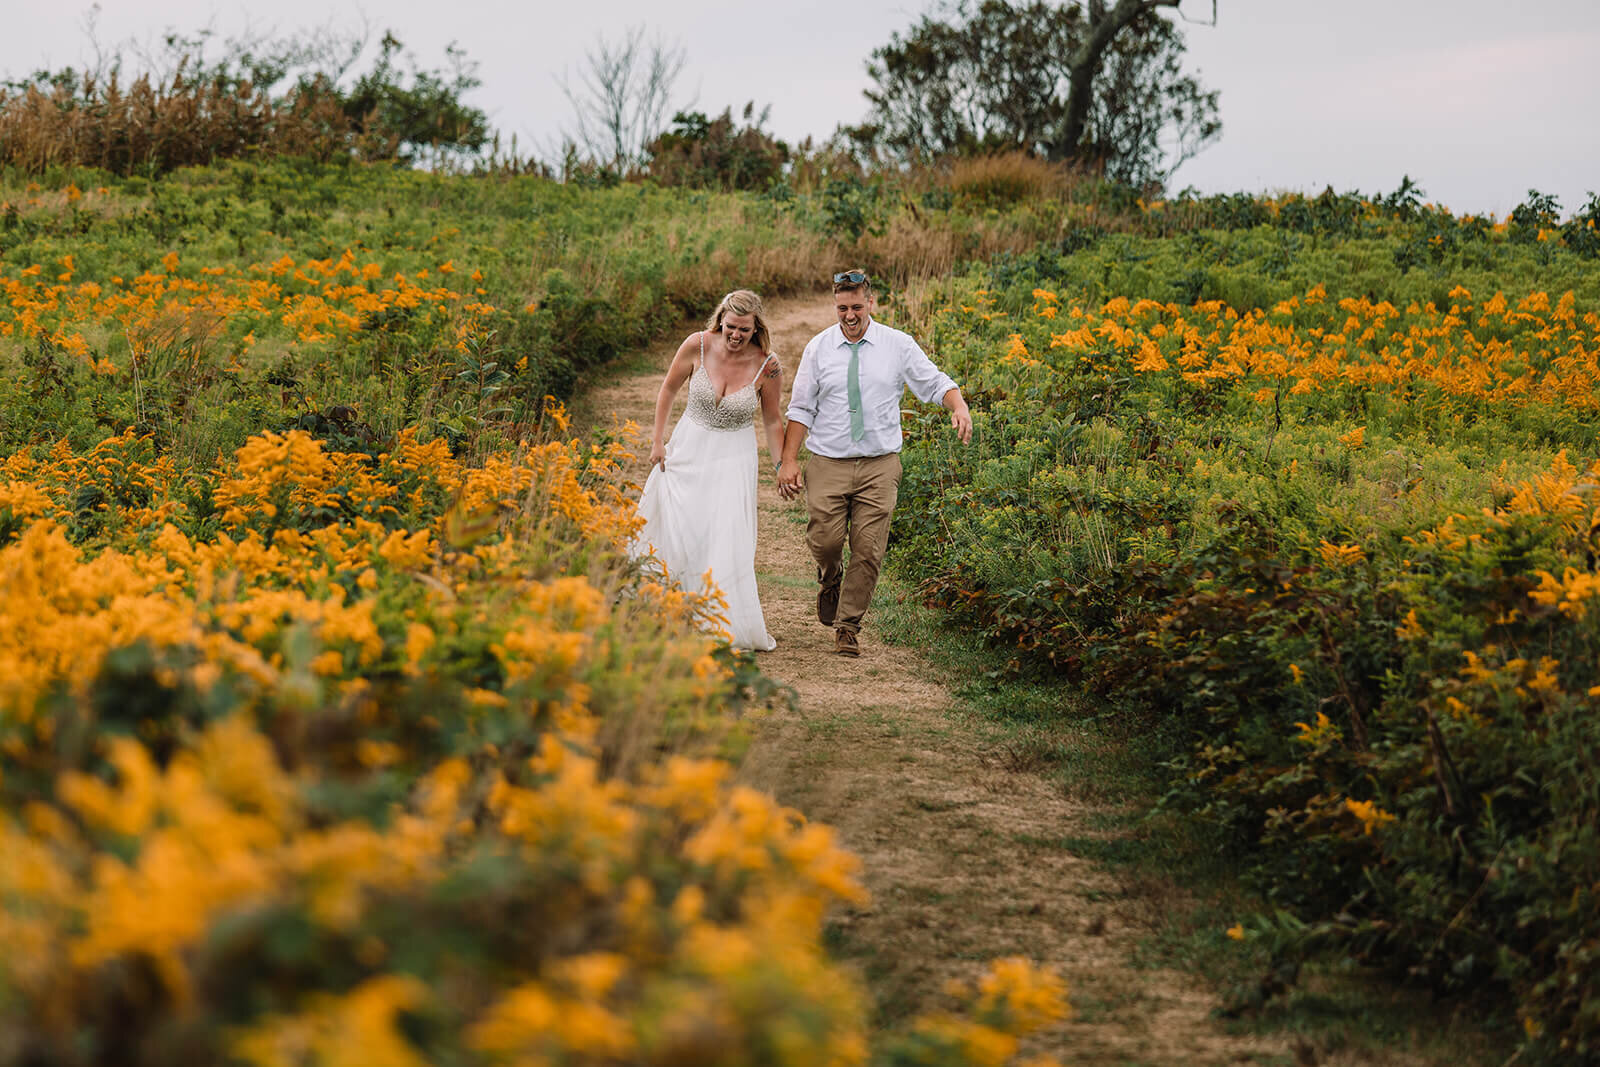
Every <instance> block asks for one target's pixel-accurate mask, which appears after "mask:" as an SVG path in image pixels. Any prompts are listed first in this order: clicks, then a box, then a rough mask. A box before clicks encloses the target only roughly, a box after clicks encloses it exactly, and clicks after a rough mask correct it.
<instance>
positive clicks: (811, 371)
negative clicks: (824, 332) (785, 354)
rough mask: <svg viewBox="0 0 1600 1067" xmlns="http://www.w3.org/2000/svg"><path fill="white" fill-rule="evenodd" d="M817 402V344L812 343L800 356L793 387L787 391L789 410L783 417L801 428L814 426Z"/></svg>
mask: <svg viewBox="0 0 1600 1067" xmlns="http://www.w3.org/2000/svg"><path fill="white" fill-rule="evenodd" d="M819 401H820V393H819V390H818V382H817V344H816V342H815V341H812V342H811V343H810V344H808V345H806V350H805V351H804V352H802V353H801V354H800V366H799V367H797V368H795V372H794V385H793V386H792V387H791V388H790V391H789V410H788V411H787V412H786V413H785V417H787V418H789V419H790V420H792V421H794V422H798V423H800V424H801V425H802V426H807V427H810V426H815V425H816V424H817V408H818V404H819Z"/></svg>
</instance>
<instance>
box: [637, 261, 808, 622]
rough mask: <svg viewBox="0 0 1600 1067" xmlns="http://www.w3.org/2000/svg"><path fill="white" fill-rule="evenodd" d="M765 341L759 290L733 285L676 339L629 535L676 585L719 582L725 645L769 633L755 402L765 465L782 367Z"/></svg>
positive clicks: (776, 427)
mask: <svg viewBox="0 0 1600 1067" xmlns="http://www.w3.org/2000/svg"><path fill="white" fill-rule="evenodd" d="M771 340H772V339H771V335H770V333H769V332H768V330H767V324H766V322H765V320H763V319H762V317H761V298H760V297H759V296H757V295H756V294H755V293H753V292H751V291H750V290H748V289H736V290H734V291H733V292H731V293H729V294H728V295H727V296H725V297H723V298H722V301H721V302H720V303H719V304H717V309H716V310H715V311H713V312H712V313H711V317H710V318H708V319H707V320H706V328H705V329H704V330H701V331H700V332H698V333H693V334H690V335H689V336H688V337H687V338H685V340H684V342H683V344H681V345H679V346H678V351H677V354H676V355H674V356H673V357H672V365H671V366H670V367H669V368H668V369H667V376H666V379H665V380H664V381H662V383H661V390H660V392H659V393H658V394H657V396H656V421H655V426H654V428H653V430H652V431H651V434H650V477H649V478H648V479H647V480H646V481H645V484H644V494H643V495H642V496H641V497H640V499H639V514H640V516H641V517H643V519H644V529H643V530H641V531H640V532H639V534H638V537H637V538H636V540H635V542H634V547H635V550H636V551H637V552H639V553H641V554H643V553H646V552H651V551H653V552H654V553H655V555H656V556H657V557H658V558H659V559H660V560H661V562H662V563H663V564H664V565H665V566H666V569H667V573H668V575H670V576H671V577H673V578H674V579H676V580H677V582H678V584H680V585H682V586H683V587H684V588H685V589H688V590H690V591H692V592H700V593H704V592H708V591H709V586H708V585H707V582H708V581H709V583H710V585H714V586H715V587H716V588H718V589H720V590H721V591H722V594H723V596H724V597H725V598H726V600H727V609H728V614H727V622H728V630H729V632H730V633H731V635H732V639H733V642H732V643H733V646H734V647H735V648H747V649H756V650H759V651H763V652H765V651H770V650H771V649H773V648H775V647H777V642H776V641H774V640H773V639H772V637H771V635H770V634H768V633H767V623H766V618H765V617H764V616H763V615H762V613H761V600H760V598H759V597H758V596H757V593H756V563H755V554H756V470H757V466H758V464H757V456H756V430H755V417H756V412H757V410H758V409H759V410H760V412H761V417H762V420H763V423H764V425H765V427H766V432H767V451H768V453H769V456H770V458H771V459H772V460H773V461H774V462H773V466H774V467H776V466H777V462H776V461H777V459H778V456H777V454H776V452H775V451H774V450H775V449H777V448H779V447H780V446H781V443H782V441H783V418H782V416H781V415H780V414H779V410H780V409H779V398H780V394H781V393H782V392H783V369H782V367H781V366H780V365H779V363H778V357H777V356H775V355H773V354H772V353H771V352H770V351H768V348H769V346H770V345H771ZM684 382H688V383H689V404H688V407H687V408H686V409H685V410H684V413H683V417H682V418H681V419H679V420H678V424H677V426H675V427H674V428H673V430H672V437H671V438H670V439H667V438H666V429H667V415H668V413H669V412H670V411H671V410H672V402H673V400H674V399H675V398H676V397H677V395H678V390H679V389H681V388H682V387H683V384H684Z"/></svg>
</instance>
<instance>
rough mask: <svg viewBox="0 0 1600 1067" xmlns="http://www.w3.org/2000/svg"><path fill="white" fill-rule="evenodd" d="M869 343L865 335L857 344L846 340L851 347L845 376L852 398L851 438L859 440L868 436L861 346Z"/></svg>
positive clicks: (848, 391)
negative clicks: (847, 370)
mask: <svg viewBox="0 0 1600 1067" xmlns="http://www.w3.org/2000/svg"><path fill="white" fill-rule="evenodd" d="M866 343H867V339H866V338H865V337H863V338H862V339H861V340H859V341H857V342H856V343H855V344H853V345H852V344H850V342H849V341H846V342H845V344H846V345H848V346H849V348H850V370H849V372H848V373H847V375H846V376H845V389H846V395H847V396H848V397H849V400H850V440H852V441H859V440H861V439H862V438H863V437H865V436H866V433H867V420H866V416H865V415H863V414H862V412H861V359H860V355H859V353H860V350H861V346H862V345H864V344H866Z"/></svg>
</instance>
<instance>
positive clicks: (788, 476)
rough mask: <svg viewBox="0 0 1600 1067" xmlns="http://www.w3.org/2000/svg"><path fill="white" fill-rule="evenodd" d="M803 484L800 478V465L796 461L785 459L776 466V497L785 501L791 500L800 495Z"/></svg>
mask: <svg viewBox="0 0 1600 1067" xmlns="http://www.w3.org/2000/svg"><path fill="white" fill-rule="evenodd" d="M804 484H805V481H804V479H802V478H801V476H800V463H799V461H798V460H793V459H787V460H784V461H783V462H782V463H780V464H778V495H779V496H781V497H783V499H785V500H793V499H794V498H795V497H797V496H799V495H800V488H801V486H803V485H804Z"/></svg>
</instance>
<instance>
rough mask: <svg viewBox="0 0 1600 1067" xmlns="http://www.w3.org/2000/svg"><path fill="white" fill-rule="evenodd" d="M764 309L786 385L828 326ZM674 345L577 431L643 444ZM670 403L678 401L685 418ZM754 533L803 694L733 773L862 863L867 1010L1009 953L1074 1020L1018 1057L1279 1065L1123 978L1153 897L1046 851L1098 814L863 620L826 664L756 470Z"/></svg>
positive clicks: (806, 594) (1196, 1006) (1182, 992)
mask: <svg viewBox="0 0 1600 1067" xmlns="http://www.w3.org/2000/svg"><path fill="white" fill-rule="evenodd" d="M769 310H770V312H771V314H770V315H769V321H770V323H771V326H772V328H773V333H774V335H775V343H774V350H775V351H777V352H778V353H779V355H780V356H781V357H782V358H783V361H784V365H785V368H786V371H787V372H789V373H791V374H792V372H793V370H794V367H795V366H796V364H797V363H798V362H799V358H800V353H801V351H802V350H803V349H804V347H805V344H806V342H807V341H808V340H809V339H810V338H811V337H812V336H813V335H814V334H815V333H816V332H817V331H818V330H820V329H822V328H823V327H825V326H827V325H828V324H829V323H830V321H831V315H830V313H829V308H828V304H827V297H826V296H825V295H822V296H817V297H813V298H811V299H801V300H780V301H773V302H772V304H771V305H770V307H769ZM680 339H681V338H674V339H673V340H672V341H671V342H669V343H666V344H663V345H661V346H659V349H658V350H655V351H653V352H652V356H653V358H652V363H653V364H654V365H655V366H656V367H657V368H659V369H657V370H654V371H652V372H651V373H649V374H647V375H641V376H637V377H630V378H626V379H623V380H620V381H617V382H614V383H612V384H610V385H608V386H606V387H604V388H601V389H598V390H595V391H593V392H591V393H590V394H589V397H588V400H587V402H586V404H585V409H586V410H587V411H588V412H589V413H590V414H589V417H590V418H592V419H599V420H602V421H605V422H610V421H611V418H612V417H614V418H616V419H617V420H618V421H621V420H624V419H630V418H631V419H632V420H633V421H635V422H637V423H638V424H639V425H641V426H643V427H645V428H646V430H647V431H648V427H649V425H650V422H651V419H652V418H653V414H652V413H653V411H654V405H655V396H656V391H657V389H658V387H659V385H660V380H661V379H660V375H661V373H662V372H663V371H664V370H665V368H666V366H667V363H668V362H669V361H670V359H671V356H672V351H673V349H674V348H675V347H676V345H677V342H678V340H680ZM682 402H683V400H682V395H681V394H680V397H679V409H680V410H681V406H682ZM672 418H673V421H675V420H676V418H677V414H676V412H675V413H674V414H673V417H672ZM668 425H669V426H670V425H671V422H669V424H668ZM759 432H760V431H759V429H758V433H759ZM643 473H644V471H643V465H642V464H641V469H640V471H639V476H640V478H641V480H642V476H643ZM759 523H760V531H761V532H760V543H759V546H758V549H757V553H756V573H757V578H758V580H759V582H760V587H761V603H762V607H763V609H764V610H765V613H766V619H767V628H768V630H769V631H771V633H772V634H773V636H774V637H776V638H777V641H778V647H777V649H776V650H775V651H773V652H770V653H766V654H764V655H763V656H762V657H761V665H762V667H763V669H764V670H765V671H766V672H767V673H768V674H769V675H771V676H772V677H774V678H777V679H779V680H781V681H783V682H786V683H788V684H789V685H792V686H793V687H794V688H795V690H796V691H797V692H798V693H799V698H800V699H799V707H798V709H797V710H796V711H794V712H792V713H783V714H779V715H777V716H775V717H774V718H773V719H772V720H770V721H769V722H767V723H766V724H765V725H764V726H763V727H762V729H761V732H760V734H759V736H758V738H757V740H756V742H755V744H754V745H753V746H752V749H751V752H750V754H749V757H748V759H747V761H746V763H745V766H744V769H743V772H742V776H743V777H744V779H745V780H746V781H748V782H750V783H751V784H754V785H756V786H759V787H760V788H763V789H768V790H770V791H771V792H773V793H774V794H775V795H776V796H777V798H778V799H779V800H780V801H781V802H783V803H785V804H787V805H789V806H791V807H794V808H797V809H799V810H800V811H802V812H804V813H805V814H806V815H807V817H809V818H812V819H817V820H821V821H823V822H826V823H829V824H830V825H832V826H834V827H836V828H837V829H838V831H839V833H840V835H841V837H842V839H843V841H844V843H845V844H846V845H847V846H848V847H850V848H851V849H852V850H854V851H855V852H856V853H857V854H858V855H860V856H861V857H862V860H863V861H864V867H865V872H864V877H865V881H866V884H867V886H868V888H869V889H870V890H871V892H872V903H871V904H870V905H869V906H867V907H864V908H858V909H850V910H848V911H845V912H843V913H841V914H839V915H837V916H835V918H834V927H835V933H836V935H837V941H838V943H839V947H840V950H841V954H842V955H843V956H845V957H846V958H852V959H855V960H857V961H858V962H859V963H860V965H861V967H862V969H863V971H864V973H865V974H866V976H867V978H868V980H869V983H870V986H871V988H872V989H873V992H874V993H875V994H876V995H877V998H878V1001H879V1007H880V1015H882V1016H883V1017H886V1018H891V1019H892V1018H897V1017H899V1016H902V1015H906V1014H912V1013H915V1012H917V1011H920V1010H922V1009H924V1008H929V1007H934V1006H944V1004H943V1001H942V997H941V991H942V989H943V987H944V986H945V984H946V980H947V979H949V978H952V977H967V978H970V977H972V976H974V975H976V974H977V973H978V972H979V971H980V970H981V969H982V967H983V966H984V964H985V963H986V962H987V961H988V960H990V959H993V958H995V957H999V956H1009V955H1020V956H1026V957H1029V958H1031V959H1033V960H1035V961H1037V962H1040V963H1043V964H1047V965H1050V966H1053V967H1054V968H1056V969H1057V971H1058V972H1059V973H1060V974H1062V976H1063V977H1065V978H1066V979H1067V982H1068V983H1069V993H1070V998H1071V1001H1072V1004H1073V1009H1074V1013H1073V1017H1072V1019H1071V1020H1069V1021H1068V1022H1066V1023H1064V1024H1062V1025H1060V1026H1058V1027H1056V1028H1055V1029H1053V1030H1051V1031H1048V1032H1047V1033H1045V1034H1043V1035H1040V1037H1039V1038H1038V1039H1035V1040H1034V1041H1032V1042H1030V1050H1031V1051H1035V1052H1052V1053H1055V1054H1056V1055H1058V1056H1059V1057H1060V1058H1061V1059H1062V1060H1063V1062H1066V1063H1074V1064H1126V1063H1150V1064H1221V1063H1237V1062H1240V1061H1245V1062H1260V1061H1266V1062H1292V1059H1291V1057H1290V1053H1289V1050H1288V1046H1287V1045H1286V1043H1285V1042H1283V1041H1281V1040H1273V1039H1269V1038H1261V1037H1258V1036H1253V1035H1233V1034H1229V1033H1227V1032H1226V1031H1225V1030H1224V1029H1223V1028H1222V1026H1221V1025H1220V1024H1219V1023H1217V1022H1216V1021H1214V1020H1213V1019H1211V1018H1210V1016H1209V1013H1210V1011H1211V1009H1212V1008H1213V1007H1214V1006H1215V999H1214V997H1213V996H1212V995H1211V994H1210V993H1208V992H1206V991H1203V990H1201V989H1199V988H1197V987H1196V985H1195V983H1194V982H1193V980H1192V979H1190V978H1188V977H1186V976H1184V975H1181V974H1177V973H1174V972H1169V971H1160V970H1149V969H1135V968H1134V967H1133V966H1132V965H1131V963H1130V960H1131V957H1132V954H1133V949H1134V946H1135V943H1136V941H1137V939H1138V938H1139V937H1140V936H1141V935H1142V934H1143V933H1144V932H1145V931H1146V930H1148V929H1149V928H1150V926H1151V923H1152V919H1153V916H1152V915H1151V909H1152V908H1154V907H1159V906H1160V905H1159V903H1158V902H1156V901H1155V900H1154V898H1152V897H1151V896H1150V895H1148V894H1140V893H1138V892H1134V891H1130V890H1129V888H1128V887H1127V886H1125V885H1123V884H1121V883H1119V881H1118V880H1117V879H1116V878H1114V877H1112V876H1111V875H1109V874H1107V873H1105V872H1104V871H1102V870H1100V869H1097V868H1096V866H1095V865H1094V864H1093V863H1091V862H1090V861H1089V860H1087V859H1083V858H1081V857H1078V856H1075V855H1073V854H1072V853H1071V852H1070V851H1068V850H1067V849H1066V848H1063V847H1060V846H1058V845H1054V844H1052V842H1059V841H1061V840H1063V839H1066V838H1069V837H1096V836H1104V835H1103V833H1101V832H1100V831H1097V830H1096V829H1095V828H1094V827H1095V825H1096V824H1095V823H1094V821H1093V817H1094V816H1095V815H1097V814H1099V815H1105V814H1107V812H1106V810H1105V809H1103V808H1096V807H1093V806H1092V805H1088V804H1085V803H1082V802H1078V801H1074V800H1072V799H1069V798H1068V797H1067V796H1065V795H1064V792H1063V790H1062V789H1061V787H1060V786H1059V784H1058V783H1055V782H1052V781H1050V780H1049V779H1048V778H1046V777H1045V776H1043V775H1041V774H1038V773H1035V772H1033V771H1030V770H1028V769H1026V768H1012V767H1011V766H1010V764H1009V763H1008V761H1007V760H1005V759H1004V758H997V753H995V752H994V751H992V750H990V749H989V748H988V746H986V745H985V743H984V741H983V733H984V731H983V730H982V729H981V727H980V725H979V724H977V723H974V722H972V721H970V719H969V718H968V717H967V716H965V715H964V714H963V713H962V712H961V711H960V709H959V707H958V705H957V702H956V701H955V700H954V698H953V697H952V696H951V694H950V693H949V692H948V690H946V689H945V688H944V687H943V686H942V685H941V684H940V683H939V682H938V681H937V680H936V674H937V671H936V669H935V668H934V667H933V666H932V665H931V664H930V663H929V662H928V660H927V659H926V658H925V657H924V656H923V655H922V654H921V653H919V652H917V651H914V650H911V649H907V648H899V647H893V646H889V645H885V644H884V643H883V642H882V641H881V640H880V639H879V637H878V635H877V634H876V633H875V632H874V629H873V626H872V621H873V620H872V617H871V615H870V614H869V615H868V617H867V620H866V628H865V629H864V630H863V632H862V635H861V645H862V655H861V658H860V659H859V660H850V659H846V658H843V657H840V656H836V655H834V653H833V631H832V630H830V629H827V628H824V627H823V626H821V625H819V624H818V623H817V620H816V616H815V604H816V584H815V582H814V580H813V576H814V574H815V565H814V564H813V563H812V561H811V559H810V555H809V553H808V552H807V551H806V548H805V544H804V540H803V534H804V507H803V505H802V504H799V503H795V504H788V503H785V502H784V501H782V500H781V499H780V498H779V497H778V495H777V492H776V490H775V489H774V488H773V484H772V477H771V470H770V466H765V465H764V469H763V478H762V484H761V489H760V511H759Z"/></svg>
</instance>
